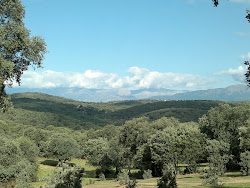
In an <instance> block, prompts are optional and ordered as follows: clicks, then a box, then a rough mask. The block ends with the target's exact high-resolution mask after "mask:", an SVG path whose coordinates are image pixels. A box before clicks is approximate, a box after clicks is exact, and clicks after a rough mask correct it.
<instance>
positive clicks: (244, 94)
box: [151, 84, 250, 101]
mask: <svg viewBox="0 0 250 188" xmlns="http://www.w3.org/2000/svg"><path fill="white" fill-rule="evenodd" d="M151 99H159V100H218V101H250V88H249V87H247V86H246V85H242V84H240V85H233V86H229V87H226V88H219V89H208V90H198V91H188V92H185V93H177V94H175V95H172V96H169V95H166V96H155V97H151Z"/></svg>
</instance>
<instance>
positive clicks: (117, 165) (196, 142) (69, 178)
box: [0, 93, 250, 188]
mask: <svg viewBox="0 0 250 188" xmlns="http://www.w3.org/2000/svg"><path fill="white" fill-rule="evenodd" d="M11 98H12V100H11V101H12V103H13V106H14V107H12V108H11V109H9V110H8V111H7V112H5V113H2V114H1V121H0V135H1V137H0V138H1V144H0V151H1V153H0V164H1V165H0V173H1V176H0V178H1V181H0V182H1V185H0V187H21V188H25V187H39V188H40V187H46V188H50V187H65V188H66V187H69V188H70V187H72V188H73V187H76V188H77V187H119V186H120V187H177V186H178V187H183V186H184V187H196V186H202V187H210V186H218V187H221V186H223V185H224V187H240V185H241V187H249V186H250V178H249V173H250V144H249V143H250V119H249V111H250V103H249V102H234V103H226V102H220V101H153V100H142V101H140V100H139V101H119V102H109V103H83V102H78V101H73V100H70V99H64V98H60V97H56V96H51V95H45V94H41V93H22V94H14V95H12V96H11ZM185 178H190V182H191V185H192V186H189V185H190V182H185V181H184V180H185ZM228 179H230V180H228ZM234 180H235V182H234ZM183 181H184V182H183ZM237 181H239V182H240V183H241V184H239V183H238V182H237ZM192 182H193V184H192ZM227 182H228V183H227Z"/></svg>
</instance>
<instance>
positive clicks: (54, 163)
mask: <svg viewBox="0 0 250 188" xmlns="http://www.w3.org/2000/svg"><path fill="white" fill-rule="evenodd" d="M40 164H43V165H47V166H55V167H56V166H57V165H58V161H56V160H49V159H47V160H45V161H43V162H41V163H40ZM66 164H67V165H69V166H71V167H73V166H75V165H76V164H75V163H67V162H66Z"/></svg>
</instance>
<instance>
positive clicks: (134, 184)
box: [125, 180, 137, 188]
mask: <svg viewBox="0 0 250 188" xmlns="http://www.w3.org/2000/svg"><path fill="white" fill-rule="evenodd" d="M136 187H137V181H136V180H129V182H128V184H127V185H126V186H125V188H136Z"/></svg>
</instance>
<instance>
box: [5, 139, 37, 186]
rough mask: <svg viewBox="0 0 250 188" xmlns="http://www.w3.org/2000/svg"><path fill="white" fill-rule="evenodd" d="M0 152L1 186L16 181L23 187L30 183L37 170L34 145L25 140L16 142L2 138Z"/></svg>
mask: <svg viewBox="0 0 250 188" xmlns="http://www.w3.org/2000/svg"><path fill="white" fill-rule="evenodd" d="M26 144H27V145H26ZM33 149H34V153H31V152H32V150H33ZM0 151H1V152H0V184H9V183H11V182H13V181H14V182H16V183H17V185H18V186H21V185H26V184H27V183H28V182H30V181H31V179H32V178H33V177H34V175H35V173H36V170H37V165H36V157H37V156H36V148H35V145H34V143H32V142H31V141H30V140H28V139H25V138H20V139H19V140H18V141H15V140H12V139H10V138H6V137H4V136H1V137H0Z"/></svg>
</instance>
